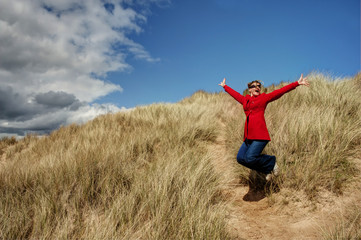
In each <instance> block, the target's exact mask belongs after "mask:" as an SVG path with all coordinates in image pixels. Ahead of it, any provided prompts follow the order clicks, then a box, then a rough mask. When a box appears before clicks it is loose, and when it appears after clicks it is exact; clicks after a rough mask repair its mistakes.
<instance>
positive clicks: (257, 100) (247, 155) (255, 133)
mask: <svg viewBox="0 0 361 240" xmlns="http://www.w3.org/2000/svg"><path fill="white" fill-rule="evenodd" d="M218 85H220V86H222V87H223V88H224V90H225V91H226V92H227V93H229V94H230V95H231V96H232V97H233V98H234V99H236V100H237V101H238V102H239V103H241V104H242V105H243V109H244V112H245V114H246V123H245V126H244V137H243V144H242V146H241V148H240V149H239V151H238V154H237V162H238V163H240V164H242V165H243V166H245V167H248V168H250V169H253V170H256V171H258V172H262V173H265V174H267V175H266V180H267V181H269V180H270V179H271V173H272V172H273V174H274V175H277V174H278V166H277V164H276V157H275V156H270V155H265V154H262V155H261V152H262V151H263V149H264V148H265V147H266V145H267V143H268V142H269V141H271V138H270V136H269V133H268V130H267V127H266V121H265V118H264V111H265V110H266V107H267V104H268V103H270V102H272V101H274V100H277V99H278V98H280V97H281V96H282V95H283V94H285V93H287V92H289V91H291V90H293V89H295V88H296V87H297V86H299V85H305V86H309V85H310V84H309V82H308V81H307V78H303V74H301V77H300V79H299V80H298V81H296V82H293V83H291V84H289V85H287V86H284V87H282V88H280V89H277V90H275V91H273V92H271V93H261V83H260V81H258V80H255V81H252V82H250V83H248V90H249V93H250V95H248V94H247V95H246V96H243V95H241V94H240V93H238V92H236V91H235V90H233V89H232V88H230V87H228V86H227V85H226V79H225V78H224V79H223V81H222V82H221V83H220V84H218Z"/></svg>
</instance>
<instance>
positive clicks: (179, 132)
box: [0, 74, 361, 239]
mask: <svg viewBox="0 0 361 240" xmlns="http://www.w3.org/2000/svg"><path fill="white" fill-rule="evenodd" d="M327 78H328V77H325V76H324V75H318V74H313V75H312V76H310V77H309V79H310V81H311V84H312V85H311V87H310V88H305V87H303V88H302V87H299V88H297V89H296V90H294V91H292V92H291V93H288V94H286V95H285V96H284V97H282V98H281V99H279V100H277V101H276V102H273V103H271V104H270V105H269V106H268V109H267V111H266V120H267V123H268V128H269V130H270V134H271V138H272V141H271V143H270V144H269V146H268V147H267V149H266V151H267V152H268V153H270V154H274V155H276V156H277V161H278V163H279V164H280V167H281V170H282V173H281V177H279V178H278V179H276V181H277V182H278V185H279V186H280V187H288V188H293V189H295V190H303V191H305V192H306V193H308V195H309V196H310V197H311V198H312V197H313V196H315V195H317V192H318V190H320V189H326V190H328V191H332V192H335V193H340V194H341V193H342V191H343V188H344V187H345V185H346V184H347V183H348V182H349V181H351V180H352V177H353V176H354V175H355V174H356V171H355V169H356V168H355V165H354V164H355V163H354V161H353V159H355V158H357V157H359V156H360V148H359V146H360V143H361V128H360V123H361V122H360V116H361V113H360V103H361V98H360V85H361V78H360V76H357V77H355V78H353V79H343V80H342V81H341V80H340V81H336V80H335V81H330V79H327ZM278 87H280V86H277V88H278ZM236 90H238V89H236ZM270 90H272V87H271V88H269V89H266V91H270ZM244 120H245V119H244V114H243V112H242V109H241V108H240V106H239V104H237V103H236V102H235V101H234V100H233V99H232V98H231V97H230V96H228V94H226V93H219V94H218V93H217V94H210V93H206V92H202V91H199V92H197V93H195V94H194V95H193V96H191V97H190V98H186V99H184V100H182V101H181V102H179V103H176V104H153V105H149V106H145V107H138V108H135V109H134V110H132V111H130V112H126V113H116V114H108V115H104V116H100V117H98V118H96V119H94V120H93V121H90V122H88V123H87V124H85V125H82V126H78V125H71V126H67V127H62V128H61V129H59V130H57V131H54V132H53V133H51V134H50V135H49V136H44V137H41V138H38V137H35V136H27V137H25V138H24V139H22V140H19V141H17V142H14V141H9V142H8V143H7V142H6V143H5V142H4V143H2V144H3V145H4V146H3V145H1V151H3V154H2V158H1V160H0V161H1V162H0V238H2V239H43V238H48V239H59V238H60V239H65V238H66V239H68V238H81V239H228V238H231V236H230V235H229V233H228V232H227V222H226V219H227V218H226V216H227V204H228V203H229V201H228V200H229V199H227V198H226V196H225V195H223V194H222V190H223V189H225V188H227V187H229V186H231V184H230V183H232V184H233V183H235V182H236V183H241V184H247V183H248V181H249V179H248V173H249V170H248V169H246V168H244V167H242V166H240V165H238V164H237V163H236V161H235V156H236V154H237V151H238V148H239V147H240V145H241V143H242V134H243V126H244ZM223 141H224V142H225V145H223V144H224V143H223ZM220 144H221V145H220ZM215 146H221V147H223V148H225V152H224V156H223V157H222V159H221V162H224V163H225V164H226V166H228V167H227V168H222V171H219V166H218V165H217V163H218V162H217V161H214V160H215V159H214V158H215V155H214V149H217V148H215ZM232 186H233V185H232Z"/></svg>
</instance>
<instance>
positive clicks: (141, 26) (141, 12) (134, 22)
mask: <svg viewBox="0 0 361 240" xmlns="http://www.w3.org/2000/svg"><path fill="white" fill-rule="evenodd" d="M0 56H1V58H0V137H2V136H9V135H15V136H24V135H26V134H28V133H36V134H44V133H45V134H46V133H49V132H51V131H53V130H54V129H57V128H59V127H60V126H62V125H68V124H72V123H78V124H82V123H85V122H87V121H89V120H91V119H93V118H94V117H96V116H99V115H101V114H106V113H109V112H118V111H126V110H127V109H129V108H134V107H136V106H139V105H148V104H152V103H159V102H167V103H174V102H177V101H180V100H182V99H183V98H186V97H189V96H190V95H192V94H193V93H194V92H196V91H197V90H205V91H208V92H219V91H223V90H222V88H221V87H220V86H218V84H219V83H220V82H221V81H222V80H223V78H224V77H226V78H227V84H228V85H229V86H231V87H233V88H234V89H236V90H238V91H243V90H244V89H245V88H246V83H247V82H249V81H252V80H255V79H260V80H262V81H263V82H264V83H265V85H266V86H269V85H271V84H276V85H277V84H279V83H280V82H281V81H295V80H297V79H298V78H299V76H300V74H301V73H304V74H305V75H307V74H309V73H310V72H312V71H320V72H323V73H326V74H331V75H333V76H334V77H344V76H354V75H355V74H357V73H358V72H359V70H360V1H359V0H347V1H344V0H328V1H326V0H302V1H286V0H282V1H281V0H273V1H266V0H252V1H251V0H86V1H79V0H32V1H29V0H17V1H10V0H0Z"/></svg>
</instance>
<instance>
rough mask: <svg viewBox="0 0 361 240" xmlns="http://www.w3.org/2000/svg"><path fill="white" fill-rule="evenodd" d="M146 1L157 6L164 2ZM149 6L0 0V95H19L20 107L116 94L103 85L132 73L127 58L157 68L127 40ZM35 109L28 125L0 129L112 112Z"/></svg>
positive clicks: (132, 1) (99, 0) (129, 1)
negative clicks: (115, 75) (44, 99)
mask: <svg viewBox="0 0 361 240" xmlns="http://www.w3.org/2000/svg"><path fill="white" fill-rule="evenodd" d="M151 2H152V3H154V2H155V3H158V4H159V5H161V4H163V3H167V2H168V0H152V1H151ZM149 4H150V2H144V1H142V0H138V1H136V0H118V1H116V0H31V1H29V0H16V1H10V0H0V56H1V57H0V89H12V91H13V92H12V93H13V95H11V96H12V97H14V96H20V97H18V98H16V99H21V102H22V103H24V106H25V103H27V104H30V103H31V102H32V101H33V99H34V97H35V96H37V95H38V94H46V93H49V92H53V93H59V92H61V93H64V94H63V95H64V96H73V97H72V98H74V99H76V100H77V101H78V102H82V103H91V102H93V101H94V100H96V99H97V98H99V97H102V96H105V95H107V94H109V93H111V92H114V91H118V92H121V91H122V88H121V86H119V85H118V84H114V83H111V82H108V81H106V80H105V79H106V77H107V74H108V73H109V72H111V71H124V70H127V69H129V68H131V66H130V65H129V64H128V63H127V62H126V57H127V56H129V55H130V56H132V57H134V58H135V59H141V60H145V61H149V62H155V61H159V59H157V58H153V57H152V56H151V55H150V54H149V53H148V52H147V51H146V50H145V49H144V47H143V46H142V45H140V44H138V43H136V42H134V41H133V40H131V39H130V38H129V37H128V36H129V34H131V33H141V32H142V28H141V25H142V24H145V23H146V20H147V18H146V14H147V12H149V11H147V8H148V7H149ZM135 6H137V7H136V8H135ZM134 9H137V10H134ZM120 49H121V50H120ZM9 96H10V95H9ZM49 96H50V95H49ZM54 96H56V94H54ZM74 99H73V100H74ZM64 101H65V100H64ZM3 102H7V101H5V100H4V101H3ZM110 106H112V107H110ZM32 107H34V108H33V109H34V112H33V114H32V115H31V114H29V113H27V114H28V116H33V118H31V119H28V120H26V122H24V121H15V120H9V119H6V118H3V119H0V123H1V122H2V124H4V122H7V123H8V126H11V127H12V128H13V129H14V130H16V129H17V128H20V126H27V127H28V128H29V129H30V128H33V129H35V128H36V126H37V125H39V128H42V126H41V124H40V123H41V122H42V121H45V123H44V124H45V125H47V126H50V125H53V126H56V125H59V124H63V123H70V122H73V121H75V122H77V121H80V119H83V120H84V119H91V118H92V117H94V116H96V115H97V114H102V113H104V112H106V111H113V110H115V108H117V107H115V106H114V105H104V106H100V105H89V104H84V105H83V106H82V107H80V108H79V109H78V110H77V111H73V110H70V109H69V108H64V109H57V110H56V111H53V112H46V111H44V109H43V108H41V107H39V106H38V105H32ZM18 109H22V108H21V107H18ZM80 109H81V110H80ZM117 110H119V109H117ZM3 115H4V114H3ZM35 116H36V117H35ZM83 120H82V121H83ZM12 121H13V122H12ZM47 123H49V124H47ZM0 126H1V125H0ZM2 127H4V126H2ZM1 131H3V130H1Z"/></svg>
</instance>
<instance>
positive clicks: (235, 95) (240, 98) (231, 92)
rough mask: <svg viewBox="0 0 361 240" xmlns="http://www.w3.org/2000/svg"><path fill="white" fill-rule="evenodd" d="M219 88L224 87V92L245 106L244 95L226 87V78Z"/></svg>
mask: <svg viewBox="0 0 361 240" xmlns="http://www.w3.org/2000/svg"><path fill="white" fill-rule="evenodd" d="M218 85H219V86H221V87H223V88H224V90H225V91H226V92H227V93H228V94H229V95H231V96H232V97H233V98H234V99H236V100H237V101H238V102H239V103H241V104H242V105H243V103H244V99H245V98H244V96H243V95H242V94H240V93H239V92H236V91H235V90H233V89H232V88H230V87H228V86H227V85H226V78H224V79H223V81H222V82H221V83H220V84H218Z"/></svg>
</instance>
